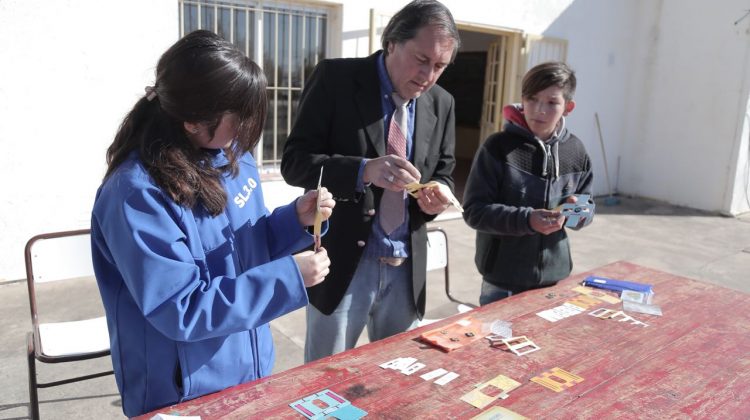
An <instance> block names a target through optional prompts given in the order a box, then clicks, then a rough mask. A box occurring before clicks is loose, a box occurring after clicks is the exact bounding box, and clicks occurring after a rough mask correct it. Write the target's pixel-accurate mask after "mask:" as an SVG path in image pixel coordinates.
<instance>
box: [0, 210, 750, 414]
mask: <svg viewBox="0 0 750 420" xmlns="http://www.w3.org/2000/svg"><path fill="white" fill-rule="evenodd" d="M620 200H621V201H620V203H619V204H617V205H611V206H605V205H604V204H603V203H604V200H601V199H600V200H598V201H597V202H598V203H599V204H598V206H597V216H596V219H595V222H594V223H593V224H591V225H590V226H588V227H587V228H585V229H583V230H581V231H579V232H571V233H570V237H571V242H572V245H571V246H572V250H573V261H574V263H575V267H574V273H579V272H583V271H588V270H593V269H595V268H596V267H599V266H602V265H605V264H608V263H611V262H614V261H618V260H627V261H631V262H634V263H636V264H641V265H644V266H649V267H652V268H656V269H660V270H663V271H667V272H670V273H673V274H678V275H681V276H685V277H690V278H693V279H697V280H701V281H705V282H709V283H714V284H718V285H721V286H724V287H727V288H731V289H734V290H738V291H741V292H745V293H750V279H748V277H749V276H750V214H747V215H743V216H740V217H737V218H730V217H723V216H718V215H715V214H710V213H705V212H700V211H696V210H691V209H685V208H680V207H674V206H669V205H665V204H663V203H659V202H654V201H649V200H643V199H632V198H622V197H621V198H620ZM431 225H432V226H439V227H441V228H443V229H444V230H445V231H446V232H447V233H448V237H449V255H450V279H451V286H452V287H451V293H452V294H453V295H454V296H455V297H457V298H459V299H460V300H463V301H467V302H472V303H476V302H477V299H478V295H479V285H480V277H479V275H478V273H477V272H476V269H475V267H474V262H473V258H474V232H473V231H472V230H471V229H469V228H468V227H467V226H466V225H465V224H464V222H463V220H461V219H452V220H443V221H438V222H434V223H432V224H431ZM56 287H57V286H56ZM56 293H57V294H62V295H65V296H69V297H70V300H71V301H73V302H74V303H75V304H74V305H71V307H69V308H63V307H56V308H54V309H53V311H55V312H58V313H60V314H62V313H65V312H68V313H70V314H71V315H74V316H80V317H84V316H88V314H90V313H94V312H96V311H98V310H100V306H101V304H100V303H99V296H98V292H97V290H96V288H95V286H93V287H91V285H90V284H88V285H87V284H85V283H84V282H82V281H81V282H75V283H73V284H66V285H60V286H59V287H58V288H57V290H56ZM656 293H657V297H658V290H656ZM0 301H2V302H3V305H2V306H0V319H1V320H2V326H1V327H0V343H2V344H0V389H2V390H3V392H2V393H0V419H23V418H28V385H27V384H28V379H27V371H26V361H25V358H26V357H25V348H26V346H25V336H26V332H27V331H29V329H30V321H29V309H28V297H27V292H26V285H25V283H10V284H2V285H0ZM427 309H428V311H427V317H428V318H441V317H444V316H448V315H451V314H453V313H455V312H456V304H455V303H451V302H450V301H449V300H448V299H447V297H446V295H445V291H444V285H443V278H442V275H441V274H440V273H438V272H431V273H430V274H429V276H428V295H427ZM304 318H305V314H304V310H298V311H296V312H293V313H290V314H288V315H286V316H284V317H282V318H279V319H277V320H276V321H274V322H273V323H272V324H271V325H272V328H273V330H274V337H275V341H276V345H277V353H278V355H277V363H276V369H275V371H276V372H280V371H283V370H286V369H289V368H291V367H295V366H298V365H300V364H301V363H302V346H303V343H304V336H305V322H304ZM365 341H366V340H364V338H363V339H362V340H361V342H365ZM75 365H76V366H75V367H74V368H71V367H70V366H65V365H44V364H38V368H37V369H38V376H39V378H40V380H42V381H48V380H54V379H57V378H61V377H64V375H71V374H74V373H75V371H79V372H86V373H88V372H93V371H97V370H106V369H109V360H108V359H101V360H98V361H93V362H79V363H78V364H75ZM39 398H40V401H41V404H40V410H41V415H42V417H43V418H52V419H68V418H79V419H89V418H90V419H102V418H122V417H123V416H122V411H121V409H120V405H119V396H118V393H117V388H116V386H115V383H114V378H113V377H112V376H108V377H105V378H99V379H95V380H90V381H86V382H80V383H77V384H70V385H64V386H60V387H55V388H50V389H43V390H40V392H39Z"/></svg>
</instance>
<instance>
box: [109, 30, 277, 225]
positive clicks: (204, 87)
mask: <svg viewBox="0 0 750 420" xmlns="http://www.w3.org/2000/svg"><path fill="white" fill-rule="evenodd" d="M266 86H267V83H266V77H265V75H264V73H263V70H261V69H260V67H258V65H257V64H255V63H254V62H253V61H252V60H250V59H249V58H248V57H247V56H245V55H244V54H243V53H242V52H240V51H239V50H238V49H237V48H235V47H234V45H232V44H231V43H229V42H227V41H225V40H224V39H222V38H221V37H219V36H218V35H216V34H214V33H213V32H210V31H204V30H198V31H194V32H191V33H189V34H188V35H186V36H185V37H183V38H182V39H180V40H179V41H177V42H176V43H175V44H174V45H172V46H171V47H170V48H169V49H168V50H167V51H166V52H165V53H164V54H163V55H162V56H161V58H160V59H159V63H158V65H157V67H156V81H155V83H154V87H153V90H152V91H149V93H148V94H147V95H146V96H144V97H142V98H141V99H140V100H139V101H138V102H137V103H136V104H135V106H134V107H133V109H132V110H131V111H130V113H129V114H128V115H127V116H126V117H125V119H124V120H123V122H122V124H121V125H120V129H119V131H118V132H117V134H116V135H115V140H114V141H113V142H112V144H111V145H110V146H109V149H107V164H108V168H107V173H106V175H105V176H104V179H105V180H106V179H107V178H108V177H109V176H110V175H112V173H113V172H114V171H115V170H116V169H117V167H118V166H119V165H120V164H122V163H123V162H124V161H125V160H126V159H127V158H128V155H130V153H131V152H133V151H136V152H137V153H138V156H139V157H140V159H141V161H142V162H143V165H144V166H145V168H146V169H147V170H148V173H149V175H151V177H152V178H153V179H154V181H155V182H156V184H157V185H158V186H159V187H160V188H162V189H163V190H164V191H165V192H166V193H167V194H168V195H169V196H170V198H172V200H174V201H175V202H176V203H178V204H180V205H182V206H185V207H188V208H193V207H194V206H195V205H196V204H202V205H203V206H204V207H205V208H206V209H207V210H208V212H209V213H210V214H212V215H218V214H219V213H221V212H222V211H223V210H224V208H225V207H226V204H227V196H226V192H225V191H224V188H223V187H222V184H221V177H222V174H223V172H225V171H229V172H230V173H232V174H236V173H237V171H238V163H237V161H238V159H239V157H240V156H242V155H243V154H244V153H245V152H248V151H250V150H252V149H253V148H254V147H255V145H256V144H257V143H258V141H259V139H260V135H261V133H262V131H263V125H264V123H265V120H266V112H267V103H268V100H267V96H266V95H267V93H266ZM226 113H235V114H237V116H238V119H239V128H238V133H237V139H236V140H235V141H234V142H232V146H231V147H229V148H228V149H226V150H225V153H226V154H227V157H228V159H229V163H228V164H227V165H225V166H223V167H220V168H214V167H213V166H212V165H211V162H212V158H211V157H212V154H211V152H210V151H207V150H203V149H199V148H197V147H195V146H194V145H193V144H192V143H191V142H190V140H189V139H188V138H187V135H186V133H185V128H184V123H185V122H190V123H204V124H206V125H207V126H208V131H209V133H208V134H209V135H210V136H211V137H213V135H214V132H215V130H216V127H217V126H218V125H219V122H220V121H221V119H222V117H223V115H224V114H226Z"/></svg>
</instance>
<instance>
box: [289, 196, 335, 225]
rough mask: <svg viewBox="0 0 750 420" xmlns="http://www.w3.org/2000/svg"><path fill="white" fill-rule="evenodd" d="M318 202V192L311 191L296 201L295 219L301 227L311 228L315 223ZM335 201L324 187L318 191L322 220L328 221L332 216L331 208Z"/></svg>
mask: <svg viewBox="0 0 750 420" xmlns="http://www.w3.org/2000/svg"><path fill="white" fill-rule="evenodd" d="M317 202H318V191H317V190H311V191H308V192H306V193H305V194H304V195H303V196H301V197H300V198H298V199H297V218H298V219H299V223H300V224H301V225H302V226H312V224H313V223H315V210H316V205H317ZM335 206H336V201H335V200H334V199H333V194H331V193H329V192H328V189H326V188H325V187H323V188H321V189H320V214H321V215H322V216H323V220H324V221H325V220H328V218H329V217H331V214H333V208H334V207H335Z"/></svg>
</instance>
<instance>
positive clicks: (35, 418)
mask: <svg viewBox="0 0 750 420" xmlns="http://www.w3.org/2000/svg"><path fill="white" fill-rule="evenodd" d="M26 359H27V362H28V365H29V415H30V416H31V420H39V395H38V394H37V386H36V384H37V382H36V358H35V357H34V333H28V334H27V335H26Z"/></svg>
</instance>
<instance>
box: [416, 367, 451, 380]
mask: <svg viewBox="0 0 750 420" xmlns="http://www.w3.org/2000/svg"><path fill="white" fill-rule="evenodd" d="M446 373H448V371H447V370H445V369H443V368H438V369H435V370H433V371H432V372H427V373H425V374H424V375H422V376H420V378H422V379H424V380H425V381H429V380H431V379H435V378H437V377H438V376H442V375H445V374H446Z"/></svg>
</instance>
